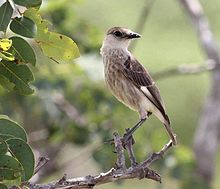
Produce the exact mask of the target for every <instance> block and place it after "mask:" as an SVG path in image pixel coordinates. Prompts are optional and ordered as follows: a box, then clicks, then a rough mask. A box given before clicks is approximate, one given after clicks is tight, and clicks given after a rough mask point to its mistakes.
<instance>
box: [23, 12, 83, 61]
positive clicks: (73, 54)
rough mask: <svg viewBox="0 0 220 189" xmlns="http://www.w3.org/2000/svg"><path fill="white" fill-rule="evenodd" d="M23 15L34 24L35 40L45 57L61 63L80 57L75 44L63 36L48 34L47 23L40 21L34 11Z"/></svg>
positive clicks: (53, 33)
mask: <svg viewBox="0 0 220 189" xmlns="http://www.w3.org/2000/svg"><path fill="white" fill-rule="evenodd" d="M24 15H25V16H26V17H28V18H30V19H32V20H33V21H34V22H35V23H36V25H37V36H36V39H37V40H38V43H39V45H40V47H41V48H42V51H43V53H44V54H45V55H46V56H48V57H50V58H53V59H55V60H63V61H71V60H73V59H75V58H78V57H79V56H80V53H79V49H78V47H77V45H76V43H75V42H74V41H73V40H72V39H71V38H69V37H67V36H65V35H61V34H59V33H55V32H50V31H49V30H48V25H49V22H48V21H47V20H44V19H42V18H41V16H40V14H39V13H38V11H37V10H36V9H33V8H32V9H28V10H26V11H25V13H24Z"/></svg>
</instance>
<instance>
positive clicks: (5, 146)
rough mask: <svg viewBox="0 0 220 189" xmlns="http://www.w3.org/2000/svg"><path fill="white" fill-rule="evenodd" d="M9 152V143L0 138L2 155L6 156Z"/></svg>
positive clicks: (0, 152)
mask: <svg viewBox="0 0 220 189" xmlns="http://www.w3.org/2000/svg"><path fill="white" fill-rule="evenodd" d="M7 151H8V145H7V143H6V142H5V141H4V140H3V139H2V138H1V137H0V155H2V154H6V152H7Z"/></svg>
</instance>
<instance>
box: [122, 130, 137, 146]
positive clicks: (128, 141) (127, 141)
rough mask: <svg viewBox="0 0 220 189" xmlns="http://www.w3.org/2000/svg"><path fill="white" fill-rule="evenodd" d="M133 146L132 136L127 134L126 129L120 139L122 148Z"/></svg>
mask: <svg viewBox="0 0 220 189" xmlns="http://www.w3.org/2000/svg"><path fill="white" fill-rule="evenodd" d="M134 144H135V140H134V138H133V136H132V134H130V133H129V129H126V133H125V134H124V136H123V138H122V145H123V147H124V148H126V146H127V145H131V146H132V145H134Z"/></svg>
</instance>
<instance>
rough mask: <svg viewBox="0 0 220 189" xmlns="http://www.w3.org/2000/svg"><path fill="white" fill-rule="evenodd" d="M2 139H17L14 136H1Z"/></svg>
mask: <svg viewBox="0 0 220 189" xmlns="http://www.w3.org/2000/svg"><path fill="white" fill-rule="evenodd" d="M0 137H1V138H2V139H3V140H8V139H10V138H15V136H13V135H8V134H0Z"/></svg>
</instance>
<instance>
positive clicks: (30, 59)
mask: <svg viewBox="0 0 220 189" xmlns="http://www.w3.org/2000/svg"><path fill="white" fill-rule="evenodd" d="M10 39H11V40H12V41H13V44H12V48H11V52H12V53H13V54H14V55H15V60H16V61H15V62H16V63H18V64H19V63H25V64H27V63H30V64H32V65H33V66H35V64H36V56H35V53H34V51H33V49H32V47H31V46H30V45H29V44H28V42H27V41H25V40H24V39H23V38H20V37H17V36H14V37H11V38H10Z"/></svg>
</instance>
